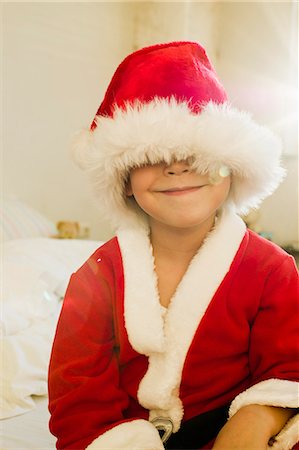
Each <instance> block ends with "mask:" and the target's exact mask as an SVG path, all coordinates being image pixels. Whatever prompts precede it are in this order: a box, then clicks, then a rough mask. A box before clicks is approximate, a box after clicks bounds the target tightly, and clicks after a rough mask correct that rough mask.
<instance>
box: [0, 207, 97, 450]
mask: <svg viewBox="0 0 299 450" xmlns="http://www.w3.org/2000/svg"><path fill="white" fill-rule="evenodd" d="M1 232H2V242H3V246H2V249H3V250H2V270H1V272H2V298H1V300H2V306H1V356H2V361H1V366H2V367H1V372H0V378H1V389H0V395H1V411H0V412H1V416H0V418H1V420H0V427H1V428H0V431H1V438H0V445H1V447H0V448H1V450H7V449H14V450H27V449H36V450H50V449H55V438H54V436H52V435H51V434H50V432H49V430H48V420H49V413H48V399H47V370H48V362H49V356H50V351H51V345H52V340H53V337H54V333H55V328H56V323H57V319H58V316H59V312H60V308H61V304H62V299H63V296H64V293H65V290H66V287H67V284H68V280H69V278H70V275H71V273H72V272H73V271H74V270H76V269H77V268H79V267H80V265H81V264H82V263H83V262H84V261H85V260H86V259H87V257H88V256H89V255H90V254H91V253H92V252H93V251H94V250H95V249H96V248H98V247H99V246H100V245H101V244H102V243H101V242H99V241H90V240H76V239H55V238H53V237H51V236H53V235H55V232H56V230H55V225H54V224H53V223H52V222H51V221H49V220H48V219H47V218H46V217H44V216H43V215H42V214H40V213H38V212H37V211H35V210H34V209H32V208H30V207H29V206H28V205H26V204H24V203H23V202H21V201H20V200H18V199H9V200H4V201H3V204H2V205H1Z"/></svg>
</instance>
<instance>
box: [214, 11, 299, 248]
mask: <svg viewBox="0 0 299 450" xmlns="http://www.w3.org/2000/svg"><path fill="white" fill-rule="evenodd" d="M297 9H298V5H297V2H255V3H254V7H253V6H252V2H236V3H233V2H232V3H229V2H225V3H221V4H220V5H219V10H218V13H219V16H218V17H219V26H218V32H219V34H218V36H219V39H218V49H217V55H218V70H219V72H220V73H221V78H222V80H223V83H224V85H225V86H226V89H227V91H228V93H229V97H230V99H231V101H232V102H233V103H234V104H235V105H236V106H238V107H239V108H241V109H242V108H243V109H245V110H248V111H251V112H252V114H253V117H254V118H255V119H256V120H257V121H258V122H259V123H261V124H266V125H267V126H269V127H270V128H272V129H273V131H275V132H276V133H277V134H278V135H279V136H280V137H281V139H282V142H283V145H284V156H283V165H284V167H285V168H286V169H287V171H288V175H287V177H286V179H285V181H284V183H283V184H282V185H281V186H280V187H279V188H278V190H277V191H276V192H275V193H274V194H273V195H272V196H271V197H270V198H268V199H267V200H266V201H265V202H264V203H263V205H262V207H261V208H260V212H259V216H260V218H259V223H258V225H259V227H260V228H261V229H262V230H264V231H268V232H272V234H273V238H274V240H275V241H276V242H278V243H280V244H286V243H291V242H293V243H297V245H298V39H297V36H298V14H297Z"/></svg>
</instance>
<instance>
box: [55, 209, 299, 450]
mask: <svg viewBox="0 0 299 450" xmlns="http://www.w3.org/2000/svg"><path fill="white" fill-rule="evenodd" d="M297 298H298V273H297V270H296V267H295V264H294V261H293V258H292V257H290V256H289V255H287V254H286V253H285V252H284V251H283V250H281V249H280V248H278V247H277V246H275V245H274V244H272V243H270V242H268V241H266V240H264V239H263V238H261V237H259V236H257V235H256V234H254V233H252V232H250V231H248V230H246V229H245V226H244V224H243V222H242V221H241V219H240V218H239V217H237V216H235V215H232V214H228V215H223V216H222V217H221V218H220V219H219V220H218V223H217V226H216V227H215V229H214V230H213V231H212V232H211V233H210V235H209V236H208V238H207V239H206V241H205V242H204V244H203V245H202V247H201V248H200V250H199V252H198V254H197V255H196V256H195V257H194V259H193V261H192V262H191V264H190V267H189V269H188V271H187V272H186V274H185V276H184V278H183V280H182V281H181V283H180V285H179V286H178V289H177V291H176V293H175V295H174V297H173V298H172V300H171V302H170V305H169V307H168V310H167V312H166V314H165V312H164V311H163V309H162V308H161V306H160V303H159V295H158V291H157V280H156V275H155V271H154V261H153V256H152V250H151V246H150V242H149V238H148V235H147V231H146V230H137V229H134V230H133V229H132V230H123V231H119V233H118V235H117V237H115V238H114V239H112V240H111V241H109V242H108V243H106V244H105V245H103V246H102V247H101V248H99V249H98V250H97V251H96V252H95V253H94V254H93V255H92V256H91V257H90V258H89V259H88V261H87V262H86V263H85V264H84V265H83V266H82V267H81V268H80V269H79V270H78V271H77V272H76V273H75V274H74V275H73V276H72V278H71V280H70V283H69V287H68V290H67V293H66V296H65V300H64V304H63V308H62V312H61V316H60V319H59V322H58V327H57V332H56V337H55V340H54V345H53V350H52V356H51V362H50V369H49V399H50V403H49V409H50V413H51V420H50V429H51V432H52V433H53V434H54V435H56V436H57V438H58V440H57V448H58V449H76V450H78V449H85V448H88V450H100V449H120V448H121V449H128V450H133V449H143V450H161V449H163V445H162V442H161V440H160V438H159V434H158V432H157V430H156V428H155V427H154V426H153V425H152V423H151V422H150V420H152V419H154V418H155V417H158V416H163V417H169V418H171V420H172V421H173V423H174V431H177V430H178V429H179V427H180V425H181V423H182V421H185V420H188V419H189V418H192V417H193V416H195V415H198V414H201V413H203V412H205V411H208V410H211V409H214V408H217V407H220V406H222V405H225V404H227V403H231V407H230V415H233V414H234V413H235V412H236V411H237V410H238V409H239V408H241V407H242V406H245V405H247V404H252V403H258V404H267V405H274V406H282V407H292V408H293V407H296V406H298V405H297V402H298V400H297V394H298V385H297V383H296V381H298V372H299V368H298V334H297V333H298V329H297V328H298V318H297V317H296V312H297V311H298V305H297ZM296 420H297V417H294V418H292V419H291V420H290V421H289V423H288V424H287V425H286V426H285V428H284V429H283V430H282V431H281V433H280V434H279V435H278V436H277V437H276V441H275V444H274V446H273V447H271V448H272V449H273V450H274V449H275V450H288V449H291V448H292V447H293V445H294V444H295V442H296V441H297V439H298V422H296Z"/></svg>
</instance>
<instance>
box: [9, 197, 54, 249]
mask: <svg viewBox="0 0 299 450" xmlns="http://www.w3.org/2000/svg"><path fill="white" fill-rule="evenodd" d="M0 222H1V231H2V240H3V241H4V242H5V241H8V240H11V239H23V238H31V237H41V236H43V237H50V236H53V235H55V234H56V226H55V224H54V223H53V222H51V221H50V220H49V219H48V218H47V217H45V216H44V215H43V214H41V213H39V212H38V211H35V210H34V209H33V208H31V207H30V206H28V205H27V204H26V203H24V202H23V201H21V200H19V199H17V198H13V197H11V198H5V199H3V201H2V202H1V209H0Z"/></svg>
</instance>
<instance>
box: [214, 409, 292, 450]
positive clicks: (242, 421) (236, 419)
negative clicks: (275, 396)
mask: <svg viewBox="0 0 299 450" xmlns="http://www.w3.org/2000/svg"><path fill="white" fill-rule="evenodd" d="M292 414H293V412H292V410H289V409H285V408H276V407H272V406H263V405H248V406H244V407H243V408H241V409H240V410H239V411H238V412H237V413H236V414H235V415H234V416H233V417H232V418H231V419H230V420H229V421H228V422H227V423H226V424H225V425H224V427H223V428H222V429H221V430H220V432H219V434H218V436H217V439H216V441H215V444H214V446H213V450H267V448H268V442H269V440H270V438H271V437H272V436H275V435H276V434H278V433H279V432H280V430H281V429H282V428H283V426H284V425H285V423H286V422H287V420H288V419H289V418H290V417H291V416H292Z"/></svg>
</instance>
